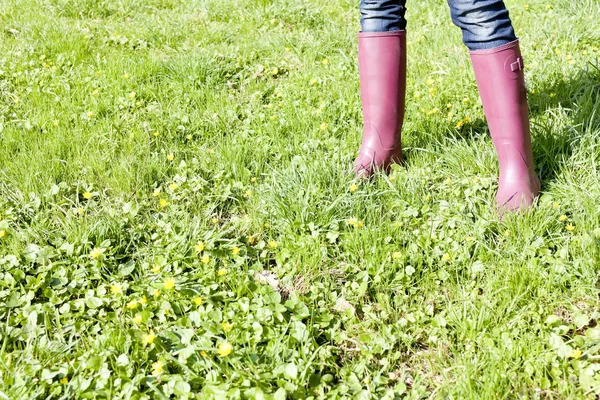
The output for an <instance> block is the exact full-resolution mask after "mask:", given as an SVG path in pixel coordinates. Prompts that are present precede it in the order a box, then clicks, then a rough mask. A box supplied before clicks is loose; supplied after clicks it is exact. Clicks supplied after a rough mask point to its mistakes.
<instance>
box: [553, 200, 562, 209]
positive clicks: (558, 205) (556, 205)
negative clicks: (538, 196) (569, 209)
mask: <svg viewBox="0 0 600 400" xmlns="http://www.w3.org/2000/svg"><path fill="white" fill-rule="evenodd" d="M552 207H553V208H558V207H560V204H558V202H556V201H555V202H554V203H552Z"/></svg>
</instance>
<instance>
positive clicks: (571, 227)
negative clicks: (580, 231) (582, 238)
mask: <svg viewBox="0 0 600 400" xmlns="http://www.w3.org/2000/svg"><path fill="white" fill-rule="evenodd" d="M565 229H566V230H568V231H569V232H572V231H574V230H575V226H574V225H571V224H569V225H567V226H565Z"/></svg>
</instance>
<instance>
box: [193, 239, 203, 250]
mask: <svg viewBox="0 0 600 400" xmlns="http://www.w3.org/2000/svg"><path fill="white" fill-rule="evenodd" d="M194 248H195V249H196V251H197V252H198V253H200V252H202V250H204V242H202V240H198V243H196V245H195V246H194Z"/></svg>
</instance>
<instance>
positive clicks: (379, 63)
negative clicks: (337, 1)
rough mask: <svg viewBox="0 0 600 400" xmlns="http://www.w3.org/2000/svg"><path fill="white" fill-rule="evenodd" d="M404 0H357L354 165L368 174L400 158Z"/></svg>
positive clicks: (403, 78) (403, 62) (403, 73)
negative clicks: (358, 120)
mask: <svg viewBox="0 0 600 400" xmlns="http://www.w3.org/2000/svg"><path fill="white" fill-rule="evenodd" d="M405 4H406V1H405V0H361V3H360V11H361V15H362V17H361V28H362V31H361V32H359V33H358V64H359V73H360V96H361V101H362V109H363V138H362V145H361V147H360V151H359V154H358V157H357V158H356V161H355V162H354V171H355V172H356V173H357V174H358V175H359V176H370V175H371V174H372V173H373V172H374V171H375V170H376V169H387V167H388V166H389V165H390V164H391V163H392V162H399V161H400V160H401V159H402V146H401V140H400V130H401V128H402V121H403V118H404V97H405V92H406V36H405V34H406V32H405V30H404V29H405V27H406V20H405V19H404V12H405Z"/></svg>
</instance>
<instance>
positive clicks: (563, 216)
mask: <svg viewBox="0 0 600 400" xmlns="http://www.w3.org/2000/svg"><path fill="white" fill-rule="evenodd" d="M558 220H559V221H561V222H562V221H566V220H567V216H566V215H565V214H563V215H561V216H560V217H558Z"/></svg>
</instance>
